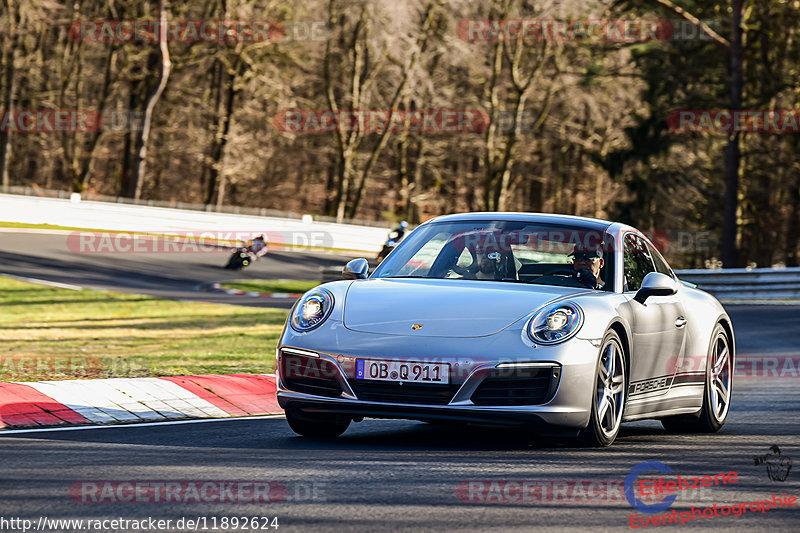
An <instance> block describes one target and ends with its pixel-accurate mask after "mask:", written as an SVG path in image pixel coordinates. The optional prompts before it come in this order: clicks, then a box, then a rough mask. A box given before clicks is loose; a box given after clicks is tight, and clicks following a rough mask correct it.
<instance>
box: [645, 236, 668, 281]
mask: <svg viewBox="0 0 800 533" xmlns="http://www.w3.org/2000/svg"><path fill="white" fill-rule="evenodd" d="M647 250H648V251H649V252H650V257H652V258H653V263H654V264H655V266H656V272H658V273H660V274H664V275H666V276H669V277H672V269H671V268H669V265H667V262H666V261H664V259H663V258H662V257H661V255H660V254H659V253H658V252H656V250H655V248H654V247H653V245H652V244H651V243H649V242H648V243H647Z"/></svg>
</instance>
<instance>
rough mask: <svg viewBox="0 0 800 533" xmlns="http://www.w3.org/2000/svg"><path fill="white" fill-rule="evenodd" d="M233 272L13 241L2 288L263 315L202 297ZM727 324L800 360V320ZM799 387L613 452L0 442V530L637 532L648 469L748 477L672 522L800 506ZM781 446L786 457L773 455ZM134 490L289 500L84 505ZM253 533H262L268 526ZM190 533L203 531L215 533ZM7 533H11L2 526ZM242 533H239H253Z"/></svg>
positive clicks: (785, 518)
mask: <svg viewBox="0 0 800 533" xmlns="http://www.w3.org/2000/svg"><path fill="white" fill-rule="evenodd" d="M59 238H60V239H61V240H62V244H61V249H58V243H59ZM225 259H226V256H225V255H219V256H216V254H212V255H209V256H207V257H206V256H203V255H202V254H198V255H197V256H193V255H184V256H182V257H177V258H176V257H169V256H167V255H165V254H159V255H158V256H157V257H155V256H137V255H130V256H120V255H116V256H114V257H109V256H102V255H87V256H82V255H81V254H71V253H70V252H68V251H67V250H66V247H65V246H64V245H63V236H62V237H59V236H55V235H30V234H25V235H22V234H9V233H2V234H0V264H2V268H0V271H2V272H7V273H11V274H15V275H20V276H30V277H36V278H41V279H48V280H53V281H60V282H64V283H80V284H85V285H89V286H93V287H103V288H111V287H115V288H118V289H120V290H126V291H132V292H143V293H146V294H154V295H158V296H164V297H176V298H181V299H193V298H194V299H208V300H212V301H228V302H233V301H236V302H237V303H244V304H254V303H260V302H253V300H259V299H255V298H253V299H248V298H245V297H230V296H225V297H224V298H223V297H221V296H224V295H209V294H204V293H197V292H196V291H194V290H193V287H194V286H196V285H197V284H200V283H203V282H208V281H219V280H221V279H225V278H227V277H240V276H241V275H240V274H235V275H230V273H227V272H226V271H224V270H222V269H221V268H220V265H221V264H223V263H224V260H225ZM341 260H342V258H336V257H332V256H322V255H319V256H317V255H312V254H288V253H287V254H275V255H274V256H272V257H270V258H268V260H267V261H264V262H262V263H259V264H256V265H255V268H252V269H249V270H246V271H245V272H244V274H245V277H250V276H253V277H262V276H264V277H280V278H305V279H313V278H314V277H315V274H316V272H317V269H318V267H319V266H322V265H324V264H340V263H341ZM192 294H194V297H193V296H192ZM209 296H210V297H211V298H209ZM218 297H219V298H218ZM728 310H729V313H730V314H731V316H732V318H733V321H734V329H735V333H736V340H737V348H738V353H737V355H738V356H740V357H741V356H754V357H762V356H798V355H800V328H799V327H798V325H800V306H798V305H737V306H729V307H728ZM797 359H798V358H797V357H795V365H796V360H797ZM798 383H800V376H798V375H797V374H796V373H795V374H792V373H786V374H785V375H784V376H783V377H760V378H758V377H752V378H747V379H736V380H735V382H734V400H733V406H732V408H731V412H730V414H729V416H728V421H727V423H726V425H725V426H724V427H723V429H722V431H721V432H719V433H717V434H712V435H691V436H676V435H669V434H666V433H665V432H664V431H663V430H662V429H661V426H660V424H659V423H657V422H639V423H633V424H626V425H624V426H623V429H622V434H621V436H620V438H619V439H618V440H617V442H616V443H615V444H614V445H613V446H612V447H611V448H607V449H586V448H577V447H574V446H573V445H571V444H569V443H563V442H554V441H547V440H536V439H534V438H531V437H529V436H526V435H522V434H519V433H515V432H512V431H508V430H498V429H491V428H478V427H463V426H453V427H449V426H436V425H430V424H424V423H417V422H405V421H385V420H366V421H364V422H361V423H358V424H353V425H352V426H351V427H350V429H349V430H348V431H347V432H346V433H345V434H344V435H343V436H342V437H340V438H339V439H336V440H329V441H315V440H306V439H302V438H299V437H296V436H294V434H293V433H292V432H291V431H290V430H289V428H288V427H287V425H286V422H285V420H283V419H282V418H279V417H278V418H263V419H238V420H237V419H233V420H224V421H211V422H202V423H189V424H171V425H149V426H138V427H110V428H102V429H78V430H71V431H38V432H30V433H16V434H6V435H4V436H2V437H0V465H2V466H0V517H2V518H6V519H8V518H9V517H21V518H26V519H31V520H33V521H34V524H35V523H37V521H38V520H39V519H40V517H47V518H48V519H53V518H82V519H112V518H123V519H145V518H153V519H155V520H159V519H163V520H167V519H170V520H172V524H173V527H172V529H173V530H174V529H176V528H175V527H174V524H175V523H176V521H177V520H179V519H181V518H182V517H184V518H185V519H190V520H197V519H198V518H204V519H205V522H204V523H205V526H206V529H205V530H206V531H233V530H234V528H232V527H230V526H231V524H232V522H226V523H227V524H228V527H227V528H222V527H221V523H222V519H223V518H226V519H228V518H230V517H234V516H236V517H240V518H241V517H266V518H269V520H270V523H271V519H272V518H273V517H275V516H277V517H278V524H279V526H280V527H279V529H278V530H277V531H379V530H398V531H434V530H435V531H442V530H448V531H487V530H493V531H542V530H547V529H551V528H552V529H556V530H587V531H588V530H601V531H622V530H630V529H631V527H630V522H629V520H630V519H629V516H630V515H631V514H632V513H634V509H633V508H632V507H631V505H630V504H629V503H628V502H627V501H626V499H625V497H624V495H623V494H622V492H623V489H622V487H623V481H624V479H625V477H626V475H627V474H628V473H629V471H630V470H631V468H633V467H634V466H635V465H637V464H639V463H641V462H643V461H659V462H661V463H664V464H665V465H667V466H668V467H670V468H671V469H672V471H673V472H674V474H681V475H682V476H703V475H714V474H719V473H727V472H736V473H737V474H738V478H737V481H736V482H735V483H730V484H727V485H724V486H712V487H707V488H704V489H701V490H699V491H683V492H682V493H681V496H680V497H679V498H678V500H677V501H676V502H675V503H674V504H673V505H672V508H671V509H670V511H668V512H671V510H673V509H674V510H676V511H678V512H681V511H690V508H691V506H695V507H699V508H700V509H702V508H705V507H712V506H713V505H714V504H716V505H717V506H718V507H720V506H723V505H731V504H738V503H744V502H754V501H758V500H766V499H770V500H771V496H772V494H776V495H778V496H780V495H783V494H784V493H786V494H787V495H789V496H796V497H800V417H798V414H800V387H798ZM775 445H777V446H779V447H780V451H781V454H782V455H781V456H778V455H777V454H775V453H774V452H771V451H770V447H771V446H775ZM765 454H769V455H770V457H769V460H768V461H767V462H768V463H769V464H771V465H772V466H771V472H772V474H773V476H772V477H773V478H774V479H772V478H771V477H770V476H769V475H768V469H767V465H766V464H760V465H756V464H755V463H756V461H755V460H754V458H755V457H758V456H763V455H765ZM791 460H793V461H794V463H795V467H794V468H793V469H791V468H790V467H788V465H789V464H791ZM787 472H788V473H787ZM649 476H652V477H655V474H650V475H649ZM782 477H783V478H785V479H784V480H783V481H780V478H782ZM506 480H511V481H512V482H511V483H505V481H506ZM137 481H139V482H151V483H170V482H180V483H183V484H184V485H182V486H185V484H186V483H191V482H198V483H197V484H198V485H200V483H201V482H203V483H205V482H216V483H221V482H262V483H263V482H277V483H275V484H274V485H273V486H272V487H273V488H274V487H279V489H278V490H276V491H275V492H270V494H275V495H276V497H275V499H276V500H278V501H274V502H270V503H248V502H246V501H242V500H243V499H246V497H242V498H240V499H239V501H235V502H229V501H226V502H224V503H220V502H212V503H208V502H203V503H196V501H195V500H193V499H190V498H188V497H184V499H183V500H182V501H181V502H179V503H176V502H174V501H172V502H170V503H164V502H137V503H132V502H128V503H119V502H114V501H113V498H114V496H113V491H110V492H109V493H108V494H107V495H106V497H104V498H101V500H102V501H101V503H92V502H91V499H90V498H89V500H90V501H89V502H86V500H87V497H86V496H85V495H84V496H83V497H82V496H81V494H83V493H82V492H81V490H82V488H84V489H85V488H86V487H91V486H93V485H89V484H91V483H94V484H96V485H98V486H104V485H103V482H111V483H115V485H113V486H114V487H118V486H120V484H121V483H124V482H128V483H131V486H132V485H133V484H135V482H137ZM470 481H473V483H475V484H474V485H470V484H469V482H470ZM491 481H497V482H498V483H497V484H496V486H497V487H500V489H499V490H498V491H495V492H491V491H490V490H488V488H489V487H491V486H492V485H491V483H490V482H491ZM525 481H527V482H529V485H527V486H530V487H539V488H538V489H536V490H533V491H532V492H531V493H530V494H531V495H532V496H531V497H523V496H522V495H521V494H522V492H521V489H520V487H522V486H525V485H524V484H523V482H525ZM514 482H517V483H516V484H515V483H514ZM481 483H483V485H480V484H481ZM534 483H538V484H539V485H533V484H534ZM592 483H594V485H592ZM109 486H112V485H109ZM556 486H557V487H559V490H557V491H555V492H553V490H552V488H553V487H556ZM459 487H461V488H462V489H464V488H465V487H484V488H487V491H482V490H479V489H476V490H475V491H472V492H470V491H469V490H459ZM579 488H580V490H578V489H579ZM98 490H99V489H98ZM584 490H585V491H587V492H583V491H584ZM92 494H101V495H102V492H96V493H92ZM481 497H483V498H484V499H491V501H489V502H487V501H481V500H480V498H481ZM534 498H535V500H534ZM145 499H146V498H145ZM498 500H500V501H498ZM639 516H640V517H642V520H643V519H644V518H643V517H645V516H647V517H651V516H656V515H649V514H644V513H640V514H639ZM214 518H215V519H216V524H217V529H216V530H215V529H212V527H211V526H212V524H213V522H212V519H214ZM258 520H260V521H259V522H258V523H257V526H258V528H257V529H258V530H262V529H261V527H262V526H263V525H264V523H265V522H264V520H263V519H261V518H259V519H258ZM184 523H185V522H184ZM637 525H638V524H637ZM667 528H670V529H673V528H680V530H681V531H685V530H692V529H703V530H717V529H723V528H724V529H728V530H732V531H744V530H747V531H798V530H800V510H799V509H798V507H792V508H789V509H777V510H775V509H770V510H766V511H765V512H763V513H762V512H760V511H755V512H752V511H750V510H748V511H747V512H745V513H744V514H743V515H741V516H739V517H734V516H733V515H729V516H719V517H710V518H702V519H696V520H695V521H690V522H687V523H686V524H685V525H683V526H681V525H679V524H678V525H667V526H661V527H659V526H651V527H648V528H647V530H648V531H652V530H654V529H655V530H665V529H667ZM187 529H194V530H198V531H203V529H202V525H200V527H194V528H187V527H183V530H187ZM244 529H245V530H251V528H250V527H247V528H244ZM0 530H3V531H9V530H11V529H10V528H8V527H5V528H4V527H2V523H0ZM64 530H74V527H73V528H72V529H70V528H66V529H64ZM128 530H129V531H130V530H131V529H128ZM236 530H238V531H241V530H242V526H241V523H239V528H238V529H236ZM252 530H255V529H252ZM269 530H272V531H274V529H272V528H269Z"/></svg>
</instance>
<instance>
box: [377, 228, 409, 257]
mask: <svg viewBox="0 0 800 533" xmlns="http://www.w3.org/2000/svg"><path fill="white" fill-rule="evenodd" d="M407 227H408V222H406V221H405V220H404V221H402V222H401V223H400V226H399V227H398V228H397V229H396V230H394V231H392V232H391V233H389V236H388V238H387V239H386V242H385V243H384V244H383V248H381V251H380V252H378V258H377V259H378V263H380V262H381V261H383V260H384V259H386V256H387V255H389V252H391V251H392V250H394V248H395V246H397V244H398V243H399V242H400V241H401V240H402V239H403V235H405V233H406V228H407Z"/></svg>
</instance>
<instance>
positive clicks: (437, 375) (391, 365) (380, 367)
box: [356, 359, 450, 385]
mask: <svg viewBox="0 0 800 533" xmlns="http://www.w3.org/2000/svg"><path fill="white" fill-rule="evenodd" d="M356 379H367V380H374V381H397V382H405V383H441V384H444V385H447V384H448V383H450V365H448V364H447V363H415V362H413V361H378V360H375V359H359V360H357V361H356Z"/></svg>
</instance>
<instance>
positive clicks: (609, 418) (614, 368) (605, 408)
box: [581, 331, 626, 447]
mask: <svg viewBox="0 0 800 533" xmlns="http://www.w3.org/2000/svg"><path fill="white" fill-rule="evenodd" d="M595 376H596V377H595V382H594V387H593V388H592V412H591V415H590V417H589V425H588V426H587V427H586V429H585V430H583V433H582V434H581V440H582V441H583V442H584V443H585V444H587V445H589V446H595V447H603V446H610V445H611V443H612V442H614V440H615V439H616V438H617V435H618V434H619V428H620V426H621V425H622V413H623V411H624V410H625V400H626V389H625V383H626V379H625V352H624V350H623V349H622V342H621V341H620V338H619V335H617V333H616V332H615V331H609V332H608V333H606V335H605V337H603V343H602V345H601V348H600V354H599V357H598V361H597V371H596V372H595Z"/></svg>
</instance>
